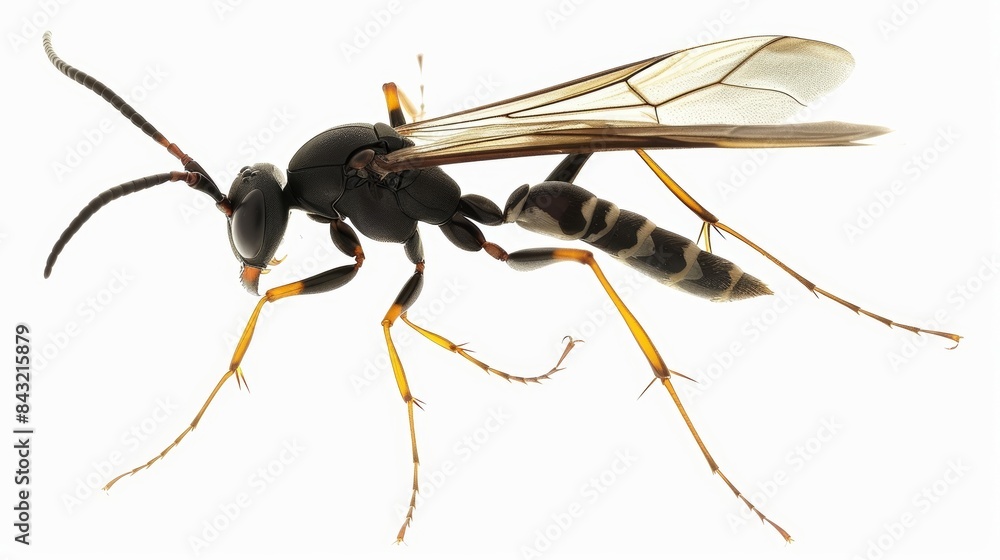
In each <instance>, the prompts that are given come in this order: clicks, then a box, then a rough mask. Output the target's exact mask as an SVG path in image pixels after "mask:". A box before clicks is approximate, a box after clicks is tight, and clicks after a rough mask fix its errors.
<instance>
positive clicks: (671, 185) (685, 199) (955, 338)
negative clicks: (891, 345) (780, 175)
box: [636, 150, 962, 348]
mask: <svg viewBox="0 0 1000 560" xmlns="http://www.w3.org/2000/svg"><path fill="white" fill-rule="evenodd" d="M636 153H637V154H639V157H641V158H642V160H643V161H644V162H646V165H648V166H649V168H650V169H652V170H653V173H655V174H656V176H657V177H658V178H659V179H660V181H662V182H663V184H664V185H666V187H667V188H668V189H670V192H672V193H673V194H674V196H676V197H677V198H678V199H679V200H680V201H681V202H682V203H683V204H684V205H685V206H687V207H688V209H689V210H691V211H692V212H694V213H695V214H696V215H697V216H698V217H699V218H701V219H702V220H703V221H704V224H703V225H702V234H703V235H704V236H705V246H706V247H707V248H708V250H709V251H711V250H712V244H711V242H710V240H709V237H708V236H709V230H710V228H711V227H714V228H717V229H719V230H722V231H724V232H726V233H728V234H730V235H732V236H733V237H735V238H736V239H739V240H740V241H742V242H743V243H745V244H746V245H747V246H749V247H750V248H751V249H753V250H754V251H757V252H758V253H760V254H761V255H763V256H765V257H767V259H768V260H769V261H771V262H773V263H774V264H776V265H778V267H779V268H781V270H784V271H785V272H787V273H788V274H789V275H791V277H792V278H795V279H796V280H798V281H799V283H800V284H802V285H803V286H805V287H806V289H807V290H809V291H810V292H812V293H813V294H815V295H817V296H824V297H826V298H829V299H831V300H833V301H835V302H837V303H839V304H840V305H843V306H844V307H846V308H848V309H850V310H851V311H853V312H855V313H857V314H859V315H866V316H868V317H871V318H872V319H875V320H876V321H878V322H880V323H882V324H883V325H886V326H888V327H897V328H900V329H905V330H908V331H910V332H912V333H917V334H920V333H923V334H930V335H934V336H940V337H942V338H947V339H948V340H951V341H952V342H954V343H955V346H952V348H955V347H957V346H958V342H959V341H960V340H961V339H962V337H961V336H959V335H957V334H952V333H948V332H942V331H932V330H926V329H921V328H919V327H914V326H912V325H904V324H903V323H897V322H895V321H893V320H891V319H888V318H886V317H883V316H881V315H876V314H875V313H872V312H870V311H867V310H865V309H862V308H860V307H858V306H857V305H855V304H853V303H851V302H849V301H847V300H845V299H842V298H840V297H838V296H836V295H834V294H832V293H830V292H828V291H826V290H824V289H823V288H820V287H819V286H817V285H816V284H814V283H813V282H811V281H810V280H808V279H806V278H805V277H804V276H802V275H801V274H799V273H798V272H795V271H794V270H792V269H791V268H789V267H788V266H787V265H785V263H783V262H781V261H779V260H778V259H777V258H776V257H774V256H773V255H771V253H768V252H767V251H765V250H764V249H763V248H761V247H759V246H758V245H757V244H755V243H754V242H752V241H750V240H749V239H747V238H746V237H744V236H743V235H741V234H740V233H739V232H737V231H736V230H734V229H733V228H731V227H729V226H727V225H726V224H724V223H722V222H720V221H719V219H718V218H716V217H715V216H714V215H713V214H712V213H711V212H709V211H708V210H706V209H705V207H704V206H702V205H701V204H699V203H698V201H697V200H695V199H694V197H692V196H691V195H690V194H688V193H687V191H685V190H684V189H682V188H681V186H680V185H678V184H677V181H674V180H673V178H671V177H670V175H667V172H666V171H664V170H663V168H661V167H660V166H659V165H658V164H657V163H656V162H655V161H653V158H651V157H649V154H647V153H646V152H645V151H643V150H636Z"/></svg>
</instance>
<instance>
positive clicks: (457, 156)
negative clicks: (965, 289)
mask: <svg viewBox="0 0 1000 560" xmlns="http://www.w3.org/2000/svg"><path fill="white" fill-rule="evenodd" d="M853 66H854V60H853V59H852V58H851V55H850V54H849V53H848V52H847V51H845V50H843V49H841V48H840V47H837V46H834V45H830V44H828V43H822V42H818V41H810V40H807V39H799V38H795V37H778V36H764V37H746V38H742V39H734V40H731V41H723V42H720V43H713V44H710V45H704V46H700V47H695V48H692V49H687V50H683V51H677V52H674V53H670V54H666V55H663V56H659V57H655V58H650V59H647V60H643V61H640V62H636V63H634V64H629V65H625V66H621V67H618V68H614V69H612V70H608V71H606V72H601V73H598V74H594V75H591V76H588V77H585V78H581V79H579V80H575V81H572V82H567V83H565V84H561V85H558V86H554V87H552V88H548V89H545V90H541V91H538V92H535V93H530V94H527V95H522V96H520V97H515V98H513V99H509V100H506V101H501V102H499V103H494V104H491V105H487V106H484V107H479V108H475V109H471V110H468V111H463V112H460V113H455V114H452V115H448V116H444V117H439V118H436V119H431V120H428V121H422V122H417V123H412V124H407V125H403V126H401V127H399V128H398V129H397V130H398V131H399V132H400V134H402V135H404V136H406V137H408V138H410V139H411V140H413V141H414V143H415V144H416V145H415V146H414V147H411V148H405V149H402V150H398V151H396V152H392V153H390V154H388V155H387V156H386V160H387V164H388V165H387V167H388V168H389V169H406V168H415V167H426V166H431V165H442V164H445V163H455V162H459V161H474V160H482V159H492V158H502V157H513V156H522V155H537V154H550V153H571V152H592V151H604V150H615V149H634V148H642V147H645V148H666V147H694V146H722V147H770V146H803V145H804V146H815V145H832V144H845V143H850V142H853V141H856V140H860V139H863V138H867V137H871V136H875V135H878V134H882V133H884V132H885V129H883V128H880V127H869V126H866V125H851V124H846V123H811V124H809V125H801V124H800V125H789V124H781V123H783V122H785V121H786V120H787V119H789V118H790V117H792V116H793V115H794V114H795V112H796V111H798V110H799V109H800V108H801V107H803V106H804V105H805V104H807V103H809V102H810V101H813V100H815V99H817V98H819V97H821V96H822V95H824V94H825V93H827V92H829V91H831V90H832V89H834V88H836V87H837V86H838V85H840V83H841V82H843V81H844V79H846V78H847V76H848V74H850V71H851V69H852V68H853ZM758 127H759V128H758ZM754 128H758V129H757V130H753V129H754Z"/></svg>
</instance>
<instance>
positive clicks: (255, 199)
mask: <svg viewBox="0 0 1000 560" xmlns="http://www.w3.org/2000/svg"><path fill="white" fill-rule="evenodd" d="M233 245H236V250H237V251H239V252H240V255H241V256H242V257H243V258H244V259H245V260H251V259H253V258H254V257H255V256H257V254H258V253H260V250H261V247H263V246H264V193H262V192H261V191H260V190H259V189H254V190H252V191H250V192H249V193H248V194H247V195H246V196H245V197H243V200H241V201H240V203H239V204H237V205H236V210H234V211H233Z"/></svg>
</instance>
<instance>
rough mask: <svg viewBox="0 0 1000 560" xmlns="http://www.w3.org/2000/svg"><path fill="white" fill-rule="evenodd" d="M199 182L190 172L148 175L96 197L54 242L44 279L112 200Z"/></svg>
mask: <svg viewBox="0 0 1000 560" xmlns="http://www.w3.org/2000/svg"><path fill="white" fill-rule="evenodd" d="M200 180H201V175H199V174H198V173H192V172H190V171H171V172H169V173H157V174H156V175H150V176H149V177H143V178H141V179H136V180H134V181H129V182H127V183H122V184H120V185H116V186H114V187H111V188H110V189H108V190H106V191H104V192H102V193H101V194H99V195H97V196H96V197H94V199H93V200H91V201H90V202H89V203H87V205H86V206H84V207H83V210H80V213H79V214H77V216H76V217H75V218H73V221H72V222H70V223H69V225H68V226H66V229H65V230H64V231H63V232H62V235H60V236H59V240H58V241H56V244H55V245H53V246H52V251H51V252H49V258H48V259H46V261H45V277H46V278H48V277H49V274H52V266H53V265H54V264H56V259H57V258H59V253H62V250H63V248H64V247H66V244H67V243H69V240H70V239H72V238H73V236H74V235H75V234H76V232H78V231H80V228H81V227H82V226H83V224H84V223H86V222H87V220H89V219H90V217H91V216H93V215H94V214H95V213H97V211H98V210H100V209H101V208H103V207H104V206H106V205H107V204H108V203H110V202H111V201H112V200H116V199H119V198H121V197H123V196H125V195H127V194H132V193H134V192H139V191H141V190H144V189H148V188H149V187H155V186H156V185H162V184H163V183H166V182H169V181H184V182H185V183H187V184H188V185H189V186H193V185H194V184H197V183H198V181H200Z"/></svg>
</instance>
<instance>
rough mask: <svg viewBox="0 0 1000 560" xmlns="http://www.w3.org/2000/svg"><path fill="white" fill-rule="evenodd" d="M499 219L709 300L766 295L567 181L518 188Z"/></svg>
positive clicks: (723, 264)
mask: <svg viewBox="0 0 1000 560" xmlns="http://www.w3.org/2000/svg"><path fill="white" fill-rule="evenodd" d="M504 221H506V222H508V223H510V222H517V223H518V225H520V226H521V227H523V228H525V229H528V230H531V231H534V232H537V233H542V234H545V235H550V236H552V237H557V238H559V239H579V240H582V241H584V242H586V243H588V244H590V245H593V246H594V247H597V248H598V249H600V250H602V251H604V252H606V253H608V254H610V255H612V256H614V257H616V258H618V259H619V260H621V261H622V262H624V263H625V264H627V265H629V266H631V267H632V268H635V269H636V270H639V271H640V272H642V273H644V274H646V275H647V276H649V277H651V278H653V279H655V280H656V281H658V282H660V283H663V284H666V285H668V286H672V287H674V288H677V289H679V290H683V291H685V292H688V293H690V294H693V295H696V296H699V297H703V298H706V299H710V300H712V301H733V300H738V299H744V298H749V297H755V296H761V295H767V294H770V293H771V290H770V289H768V287H767V286H765V285H764V283H763V282H761V281H760V280H758V279H756V278H754V277H753V276H750V275H749V274H746V273H744V272H743V271H742V270H741V269H740V267H738V266H736V265H735V264H733V263H731V262H729V261H727V260H726V259H724V258H722V257H718V256H716V255H714V254H712V253H708V252H705V251H702V250H701V249H699V248H698V246H697V245H696V244H695V243H694V242H693V241H691V240H689V239H687V238H684V237H681V236H680V235H677V234H676V233H671V232H669V231H667V230H665V229H663V228H659V227H656V224H654V223H653V222H651V221H649V220H648V219H647V218H645V217H644V216H640V215H639V214H636V213H635V212H630V211H628V210H621V209H619V208H618V207H617V206H615V205H614V204H613V203H611V202H608V201H607V200H604V199H602V198H598V197H596V196H594V195H593V194H592V193H590V192H588V191H587V190H585V189H582V188H580V187H578V186H576V185H574V184H572V183H564V182H561V181H546V182H544V183H541V184H538V185H535V186H534V187H531V188H530V189H529V188H528V187H527V185H525V186H523V187H521V188H520V189H518V190H516V191H514V193H513V194H512V195H511V196H510V199H509V200H508V201H507V207H506V208H505V210H504Z"/></svg>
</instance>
